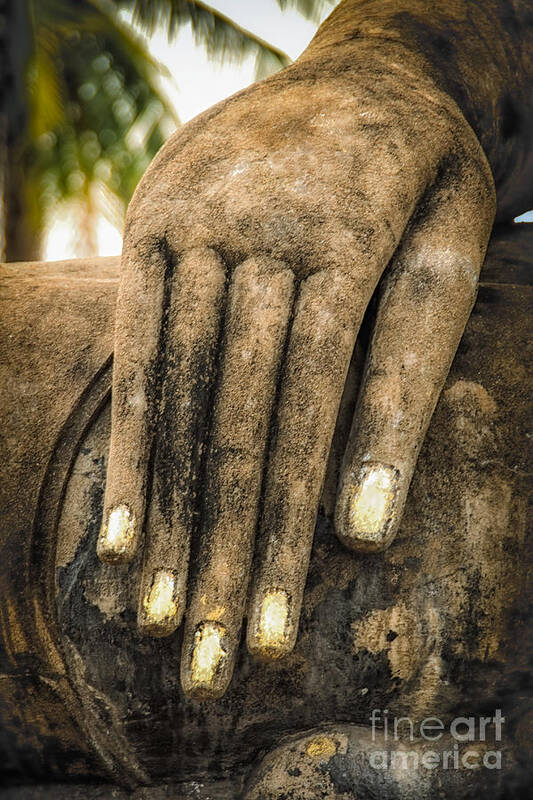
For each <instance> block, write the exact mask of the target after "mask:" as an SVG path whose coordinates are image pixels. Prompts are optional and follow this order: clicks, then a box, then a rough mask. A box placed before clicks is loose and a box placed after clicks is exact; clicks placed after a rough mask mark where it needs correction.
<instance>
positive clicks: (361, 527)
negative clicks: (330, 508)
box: [348, 464, 397, 540]
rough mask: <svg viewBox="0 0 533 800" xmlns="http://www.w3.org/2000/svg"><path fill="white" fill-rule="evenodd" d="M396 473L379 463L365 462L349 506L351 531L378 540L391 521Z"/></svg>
mask: <svg viewBox="0 0 533 800" xmlns="http://www.w3.org/2000/svg"><path fill="white" fill-rule="evenodd" d="M396 477H397V472H396V470H394V469H393V468H392V467H386V466H383V465H380V464H377V465H372V466H370V465H365V467H363V471H362V474H361V479H360V481H359V483H358V485H357V486H356V487H355V490H354V492H353V495H352V499H351V501H350V506H349V512H348V513H349V521H350V529H351V533H352V535H353V536H354V537H357V538H358V539H369V540H378V539H380V538H381V536H382V534H383V530H384V528H385V525H386V524H387V522H388V521H389V519H390V517H391V514H392V508H393V504H394V498H395V495H396Z"/></svg>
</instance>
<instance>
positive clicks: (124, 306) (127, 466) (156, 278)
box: [97, 237, 172, 563]
mask: <svg viewBox="0 0 533 800" xmlns="http://www.w3.org/2000/svg"><path fill="white" fill-rule="evenodd" d="M121 266H122V279H121V282H120V289H119V295H118V299H117V312H116V329H115V351H114V363H113V392H112V411H111V415H112V416H111V419H112V424H111V443H110V450H109V462H108V468H107V479H106V489H105V498H104V515H103V522H102V528H101V531H100V535H99V537H98V542H97V553H98V556H99V558H100V559H101V560H102V561H106V562H109V563H123V562H126V561H129V560H130V559H131V558H132V556H133V555H134V553H135V550H136V548H137V544H138V541H139V538H140V535H141V532H142V528H143V524H144V514H145V497H146V479H147V475H146V473H147V465H148V459H149V454H150V446H151V437H152V433H153V423H154V418H155V411H156V406H157V385H156V381H155V374H156V372H157V370H156V364H157V360H158V356H159V351H160V344H161V342H160V339H161V331H162V325H161V323H162V318H163V308H164V304H165V297H166V293H167V286H168V276H169V274H170V271H171V269H172V265H171V262H170V259H169V257H168V253H167V250H166V247H165V243H164V241H163V240H157V239H155V238H153V237H149V238H147V239H145V240H144V241H142V242H141V243H140V244H139V245H138V246H136V247H130V248H126V249H125V251H124V253H123V256H122V265H121Z"/></svg>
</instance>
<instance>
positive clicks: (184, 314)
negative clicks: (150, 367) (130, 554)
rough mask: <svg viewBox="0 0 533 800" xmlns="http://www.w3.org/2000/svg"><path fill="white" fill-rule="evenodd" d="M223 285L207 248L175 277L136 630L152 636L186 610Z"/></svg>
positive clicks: (191, 255) (183, 263) (188, 258)
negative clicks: (199, 477) (199, 475)
mask: <svg viewBox="0 0 533 800" xmlns="http://www.w3.org/2000/svg"><path fill="white" fill-rule="evenodd" d="M225 282H226V273H225V269H224V266H223V264H222V262H221V260H220V258H219V257H218V256H217V254H216V253H215V252H214V251H213V250H210V249H207V248H203V249H201V248H199V249H196V250H192V251H189V252H188V253H187V254H186V255H185V256H184V257H183V258H182V259H181V260H180V261H179V262H178V263H177V264H176V266H175V268H174V273H173V276H172V281H171V287H170V298H169V306H168V311H167V315H166V322H165V326H166V348H165V353H164V357H163V359H162V370H161V372H162V374H163V376H164V377H163V378H162V380H163V389H162V397H161V411H160V415H159V420H158V423H157V428H156V435H155V439H156V445H155V447H156V451H155V460H154V473H153V485H152V494H151V500H150V507H149V512H148V520H147V530H146V544H145V554H144V565H143V574H142V579H141V591H140V597H139V611H138V625H139V628H140V629H141V630H142V631H144V632H145V633H148V634H151V635H153V636H166V635H168V634H170V633H172V632H173V631H174V630H175V629H176V628H177V627H178V625H179V624H180V621H181V618H182V615H183V611H184V607H185V600H186V583H187V571H188V565H189V551H190V541H191V532H192V528H193V509H194V507H195V504H196V500H197V498H196V491H197V486H196V478H197V474H198V467H199V462H200V458H201V450H202V446H203V442H204V441H205V434H206V420H207V417H208V413H207V412H208V408H207V406H208V402H209V396H210V389H211V387H212V383H213V373H214V365H215V363H216V349H217V344H218V339H219V332H220V321H221V316H222V309H223V304H224V298H225Z"/></svg>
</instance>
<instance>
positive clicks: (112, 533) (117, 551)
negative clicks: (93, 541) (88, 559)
mask: <svg viewBox="0 0 533 800" xmlns="http://www.w3.org/2000/svg"><path fill="white" fill-rule="evenodd" d="M134 539H135V515H134V514H132V513H131V511H130V510H129V508H128V507H127V506H124V505H120V506H116V507H115V508H113V509H112V510H111V511H110V512H109V515H108V517H107V522H104V524H103V525H102V528H101V530H100V534H99V536H98V543H97V547H96V549H97V553H98V557H99V558H100V559H101V560H102V561H108V562H110V563H113V562H118V561H122V560H125V559H126V558H128V557H129V556H131V555H132V554H133V553H132V550H133V544H134Z"/></svg>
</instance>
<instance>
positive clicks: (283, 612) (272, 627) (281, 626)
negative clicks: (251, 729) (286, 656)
mask: <svg viewBox="0 0 533 800" xmlns="http://www.w3.org/2000/svg"><path fill="white" fill-rule="evenodd" d="M288 618H289V602H288V597H287V593H286V592H284V591H283V590H281V589H276V590H274V591H270V592H267V593H266V595H265V596H264V598H263V602H262V603H261V612H260V616H259V632H258V638H259V644H260V646H261V648H262V649H264V650H266V651H271V650H275V649H276V648H280V647H283V645H285V643H286V639H287V624H288Z"/></svg>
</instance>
